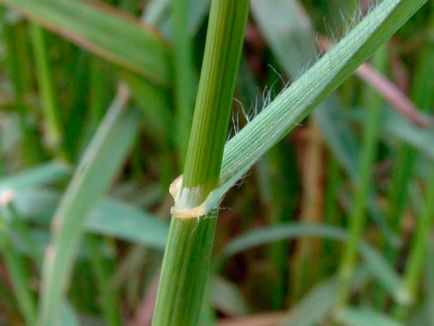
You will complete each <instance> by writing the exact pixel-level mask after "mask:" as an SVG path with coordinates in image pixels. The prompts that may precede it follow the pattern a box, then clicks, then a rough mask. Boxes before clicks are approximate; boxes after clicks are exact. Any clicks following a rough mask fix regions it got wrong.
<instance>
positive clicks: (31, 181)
mask: <svg viewBox="0 0 434 326" xmlns="http://www.w3.org/2000/svg"><path fill="white" fill-rule="evenodd" d="M69 175H70V169H69V168H68V166H66V165H65V164H64V163H60V162H48V163H43V164H41V165H38V166H36V167H33V168H31V169H28V170H24V171H21V172H18V173H16V174H13V175H10V176H7V177H3V178H0V192H1V191H5V190H8V191H14V192H17V191H20V190H24V189H32V188H39V187H40V186H42V185H47V184H50V183H53V182H58V181H62V180H65V179H66V178H67V177H69Z"/></svg>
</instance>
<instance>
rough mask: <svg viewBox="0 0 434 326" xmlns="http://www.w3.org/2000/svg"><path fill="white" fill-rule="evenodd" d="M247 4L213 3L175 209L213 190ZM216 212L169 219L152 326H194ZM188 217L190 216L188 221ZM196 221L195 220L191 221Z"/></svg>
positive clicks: (191, 204)
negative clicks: (181, 180) (182, 175)
mask: <svg viewBox="0 0 434 326" xmlns="http://www.w3.org/2000/svg"><path fill="white" fill-rule="evenodd" d="M248 9H249V1H248V0H238V1H232V0H213V1H212V4H211V11H210V19H209V25H208V34H207V39H206V44H205V54H204V59H203V65H202V72H201V77H200V82H199V89H198V97H197V100H196V106H195V112H194V117H193V124H192V131H191V136H190V141H189V146H188V151H187V156H186V162H185V168H184V178H183V182H182V188H181V190H180V196H179V198H177V200H176V202H175V208H176V209H179V210H183V211H188V210H190V209H192V208H194V207H196V206H198V205H200V204H201V203H202V202H203V201H204V200H205V199H206V197H207V196H208V194H209V193H210V192H211V191H212V190H213V189H214V188H215V187H217V185H218V182H219V176H220V168H221V162H222V156H223V149H224V144H225V141H226V137H227V130H228V124H229V116H230V111H231V107H232V98H233V95H234V90H235V81H236V78H237V74H238V67H239V62H240V58H241V50H242V44H243V37H244V30H245V26H246V22H247V15H248ZM216 215H217V214H216V212H213V213H209V214H206V215H205V216H197V218H184V219H181V218H177V217H172V222H171V226H170V233H169V240H168V244H167V247H166V251H165V256H164V260H163V268H162V271H161V281H160V285H159V290H158V296H157V303H156V308H155V312H154V318H153V325H154V326H159V325H196V324H197V322H198V318H199V315H200V311H201V305H202V300H203V295H204V289H205V285H206V279H207V276H208V270H209V264H210V259H211V253H212V246H213V240H214V233H215V225H216ZM192 217H193V216H192ZM194 217H196V216H194Z"/></svg>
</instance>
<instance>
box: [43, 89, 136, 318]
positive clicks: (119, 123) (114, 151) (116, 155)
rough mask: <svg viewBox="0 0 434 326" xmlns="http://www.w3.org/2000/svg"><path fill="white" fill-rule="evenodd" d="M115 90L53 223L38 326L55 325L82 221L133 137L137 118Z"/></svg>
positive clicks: (122, 93)
mask: <svg viewBox="0 0 434 326" xmlns="http://www.w3.org/2000/svg"><path fill="white" fill-rule="evenodd" d="M127 100H128V93H127V91H126V90H125V89H122V88H121V89H120V90H119V92H118V96H117V97H116V99H115V100H114V102H113V104H112V105H111V107H110V108H109V110H108V111H107V114H106V116H105V118H104V120H103V121H102V123H101V125H100V127H99V128H98V131H97V133H96V134H95V136H94V138H93V139H92V141H91V143H90V145H89V146H88V148H87V149H86V152H85V153H84V155H83V158H82V159H81V162H80V164H79V166H78V167H77V170H76V171H75V173H74V176H73V177H72V180H71V182H70V183H69V186H68V189H67V191H66V193H65V195H64V196H63V198H62V201H61V203H60V205H59V207H58V209H57V211H56V213H55V217H54V219H53V230H54V238H53V240H52V243H51V244H50V246H49V247H48V249H47V252H46V256H45V259H44V268H43V282H42V299H41V309H40V315H39V320H38V321H39V325H53V324H56V321H57V319H58V318H59V316H58V315H59V308H60V307H59V305H60V302H62V296H63V295H64V292H65V291H66V289H67V286H68V280H69V277H70V274H71V270H72V265H73V261H74V259H75V256H76V251H77V248H78V245H79V242H80V238H81V235H82V232H83V231H84V224H85V221H86V219H87V217H88V215H89V213H90V211H91V210H92V209H93V208H94V207H95V205H96V203H97V201H98V200H99V199H100V197H101V196H102V195H103V194H104V192H105V191H106V189H107V188H108V186H109V184H110V182H111V181H112V180H113V178H114V176H115V175H116V173H117V171H118V169H119V168H120V166H121V164H122V162H123V160H124V158H125V157H126V155H127V153H128V151H129V148H130V146H131V145H132V142H133V140H134V138H135V136H136V134H137V131H138V126H139V122H140V114H139V112H138V111H137V110H129V109H127V108H125V105H126V103H127Z"/></svg>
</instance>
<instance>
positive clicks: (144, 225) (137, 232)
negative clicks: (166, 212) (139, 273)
mask: <svg viewBox="0 0 434 326" xmlns="http://www.w3.org/2000/svg"><path fill="white" fill-rule="evenodd" d="M85 227H86V231H87V232H92V233H95V234H100V235H104V236H111V237H114V238H117V239H121V240H126V241H131V242H134V243H136V244H139V245H143V246H145V247H147V248H153V249H157V250H164V247H165V245H166V240H167V235H168V232H169V226H168V225H167V224H166V223H164V222H163V221H161V220H159V219H158V218H157V217H155V216H152V215H151V214H149V213H146V212H144V211H142V210H140V209H138V208H136V207H134V206H131V205H127V204H124V203H121V202H119V201H115V200H104V201H102V202H101V203H100V204H99V205H98V207H97V208H96V209H95V210H94V211H93V212H92V214H91V215H90V217H89V220H88V221H87V223H86V226H85Z"/></svg>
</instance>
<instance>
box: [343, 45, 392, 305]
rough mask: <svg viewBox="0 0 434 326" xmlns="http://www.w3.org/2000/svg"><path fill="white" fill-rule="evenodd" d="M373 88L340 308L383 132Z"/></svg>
mask: <svg viewBox="0 0 434 326" xmlns="http://www.w3.org/2000/svg"><path fill="white" fill-rule="evenodd" d="M386 55H387V51H386V47H385V46H383V47H381V48H380V49H379V50H378V51H377V52H376V54H375V55H374V58H373V60H374V61H375V62H374V64H375V65H376V66H382V67H384V62H386V61H385V60H386V59H387V57H386ZM372 92H373V90H372V89H370V91H369V92H368V94H366V95H367V97H368V98H369V101H367V103H368V108H367V109H368V112H367V115H366V120H365V125H364V140H363V147H362V155H361V166H360V168H361V173H360V179H359V182H358V185H357V191H356V194H355V198H354V203H353V205H354V206H353V209H352V212H351V215H350V216H349V223H350V224H349V238H348V241H347V243H346V246H345V249H344V253H343V256H342V260H341V265H340V270H339V276H340V278H341V281H342V286H341V289H340V292H339V297H338V303H337V308H338V309H339V308H341V307H343V306H345V305H346V303H347V301H348V297H349V291H350V287H349V280H350V278H351V276H352V274H353V271H354V268H355V264H356V258H357V257H356V249H357V246H358V245H359V242H360V240H361V237H362V232H363V229H364V225H365V220H366V209H365V207H366V200H367V198H368V192H369V187H370V185H371V183H372V171H373V167H374V162H375V157H376V149H377V142H378V133H379V122H380V113H381V103H382V102H381V98H380V97H379V96H378V95H377V94H373V93H372Z"/></svg>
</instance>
